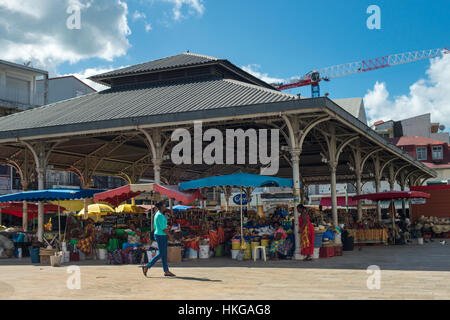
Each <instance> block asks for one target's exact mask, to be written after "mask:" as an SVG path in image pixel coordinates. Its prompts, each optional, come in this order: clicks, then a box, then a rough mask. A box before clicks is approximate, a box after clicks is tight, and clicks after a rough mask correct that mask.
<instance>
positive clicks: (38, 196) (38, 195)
mask: <svg viewBox="0 0 450 320" xmlns="http://www.w3.org/2000/svg"><path fill="white" fill-rule="evenodd" d="M102 191H103V190H92V189H48V190H36V191H25V192H19V193H13V194H8V195H4V196H1V197H0V203H1V202H15V201H32V202H41V201H56V200H58V201H60V200H75V199H84V198H92V197H93V196H94V194H96V193H98V192H102ZM58 224H60V213H59V205H58ZM59 238H60V239H61V230H60V229H59Z"/></svg>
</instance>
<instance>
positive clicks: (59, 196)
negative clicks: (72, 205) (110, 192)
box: [0, 189, 103, 203]
mask: <svg viewBox="0 0 450 320" xmlns="http://www.w3.org/2000/svg"><path fill="white" fill-rule="evenodd" d="M102 191H103V190H94V189H48V190H37V191H25V192H19V193H14V194H8V195H4V196H1V197H0V203H1V202H14V201H31V202H38V201H51V200H76V199H85V198H92V197H93V196H94V194H96V193H98V192H102Z"/></svg>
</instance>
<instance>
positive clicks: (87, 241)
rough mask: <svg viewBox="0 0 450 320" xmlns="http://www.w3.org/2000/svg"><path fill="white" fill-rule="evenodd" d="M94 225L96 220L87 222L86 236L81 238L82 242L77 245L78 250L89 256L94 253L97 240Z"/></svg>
mask: <svg viewBox="0 0 450 320" xmlns="http://www.w3.org/2000/svg"><path fill="white" fill-rule="evenodd" d="M94 223H95V222H94V220H92V219H91V218H89V219H87V220H86V227H85V229H84V234H83V235H82V236H81V237H80V241H78V245H77V248H78V249H80V251H81V252H83V253H84V254H85V255H87V256H88V255H90V254H91V253H92V246H93V244H94V240H95V229H94Z"/></svg>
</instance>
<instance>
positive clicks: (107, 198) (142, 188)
mask: <svg viewBox="0 0 450 320" xmlns="http://www.w3.org/2000/svg"><path fill="white" fill-rule="evenodd" d="M154 185H155V184H154V183H143V184H128V185H126V186H123V187H120V188H116V189H112V190H108V191H105V192H100V193H97V194H96V195H94V201H95V202H107V203H109V204H111V205H112V206H115V207H117V206H119V205H120V204H121V203H122V202H125V201H127V200H129V199H132V198H134V197H136V196H138V195H140V194H141V193H144V192H152V191H153V190H154Z"/></svg>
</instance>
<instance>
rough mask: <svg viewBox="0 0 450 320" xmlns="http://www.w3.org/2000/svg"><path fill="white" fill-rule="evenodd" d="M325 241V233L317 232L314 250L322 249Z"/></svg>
mask: <svg viewBox="0 0 450 320" xmlns="http://www.w3.org/2000/svg"><path fill="white" fill-rule="evenodd" d="M322 240H323V232H316V233H315V234H314V248H321V247H322Z"/></svg>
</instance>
